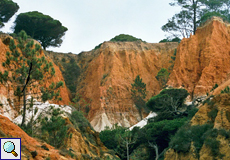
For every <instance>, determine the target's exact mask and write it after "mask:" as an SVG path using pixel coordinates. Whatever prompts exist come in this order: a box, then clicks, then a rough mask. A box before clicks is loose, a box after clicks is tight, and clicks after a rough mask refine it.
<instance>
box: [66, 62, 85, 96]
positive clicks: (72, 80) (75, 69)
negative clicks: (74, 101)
mask: <svg viewBox="0 0 230 160" xmlns="http://www.w3.org/2000/svg"><path fill="white" fill-rule="evenodd" d="M63 67H64V68H65V70H64V71H63V72H62V73H63V77H64V79H65V84H66V86H67V87H68V88H69V90H70V92H71V94H72V95H74V94H75V93H76V87H77V83H76V80H77V78H78V77H79V75H80V73H81V71H80V67H79V66H78V65H77V63H76V62H75V60H74V59H73V58H71V59H70V63H67V62H66V61H65V62H64V63H63Z"/></svg>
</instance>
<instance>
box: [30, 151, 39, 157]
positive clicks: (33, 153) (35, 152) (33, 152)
mask: <svg viewBox="0 0 230 160" xmlns="http://www.w3.org/2000/svg"><path fill="white" fill-rule="evenodd" d="M30 153H31V155H32V157H33V158H35V157H36V156H37V155H38V153H37V151H32V152H30Z"/></svg>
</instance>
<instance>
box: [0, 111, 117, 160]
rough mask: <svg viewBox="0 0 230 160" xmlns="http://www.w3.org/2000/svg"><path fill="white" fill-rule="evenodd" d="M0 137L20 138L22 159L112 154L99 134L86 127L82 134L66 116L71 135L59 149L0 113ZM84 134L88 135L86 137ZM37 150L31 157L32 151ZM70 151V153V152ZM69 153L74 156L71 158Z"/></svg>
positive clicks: (59, 158)
mask: <svg viewBox="0 0 230 160" xmlns="http://www.w3.org/2000/svg"><path fill="white" fill-rule="evenodd" d="M0 123H1V126H0V137H1V138H7V137H13V138H21V144H22V152H21V155H22V160H27V159H37V160H40V159H46V158H50V159H51V160H54V159H58V160H67V159H77V160H80V159H100V158H103V159H105V158H106V157H107V156H109V157H111V158H112V159H113V158H114V156H112V155H110V154H108V149H107V148H105V147H104V145H103V144H102V143H101V141H100V138H99V135H98V134H97V133H95V131H93V130H91V128H90V127H87V128H86V129H85V130H86V131H85V133H84V134H83V133H82V132H81V131H80V130H78V129H76V128H75V127H74V126H73V124H72V123H71V122H70V120H69V119H68V118H66V125H68V126H70V128H69V129H68V135H72V136H71V137H68V138H67V139H66V140H65V144H66V148H61V149H60V150H58V149H56V148H54V147H52V146H50V145H49V144H47V143H45V142H42V141H41V140H38V139H35V138H32V137H30V136H28V135H27V134H26V133H25V132H24V131H23V130H22V129H21V128H20V127H18V126H17V125H15V124H14V123H12V122H11V121H10V120H9V119H8V118H6V117H4V116H1V115H0ZM86 135H90V136H89V137H90V138H89V137H87V136H86ZM35 151H36V152H37V155H36V156H35V157H33V156H32V155H33V154H32V153H33V152H35ZM70 153H71V154H70ZM71 155H72V156H73V155H74V156H75V158H71Z"/></svg>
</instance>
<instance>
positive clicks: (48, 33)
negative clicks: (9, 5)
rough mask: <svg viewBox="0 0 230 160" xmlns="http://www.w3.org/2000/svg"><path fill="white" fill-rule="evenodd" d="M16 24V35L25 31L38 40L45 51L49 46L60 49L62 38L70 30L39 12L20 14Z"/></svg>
mask: <svg viewBox="0 0 230 160" xmlns="http://www.w3.org/2000/svg"><path fill="white" fill-rule="evenodd" d="M14 23H15V26H14V33H19V32H20V31H21V30H25V31H26V32H27V34H28V35H30V36H31V37H32V38H34V39H36V40H38V41H39V42H40V43H41V45H42V47H43V48H44V49H46V48H47V47H49V46H53V47H59V46H60V45H61V43H62V39H61V38H62V37H63V36H64V35H65V32H66V31H67V30H68V29H67V28H66V27H64V26H62V24H61V22H59V21H58V20H54V19H53V18H51V17H50V16H48V15H44V14H42V13H40V12H37V11H33V12H26V13H20V14H19V15H18V17H17V18H16V20H15V22H14Z"/></svg>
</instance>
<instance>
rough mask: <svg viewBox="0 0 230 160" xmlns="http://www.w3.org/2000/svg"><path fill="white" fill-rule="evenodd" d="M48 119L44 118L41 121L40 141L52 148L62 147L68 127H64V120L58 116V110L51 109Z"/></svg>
mask: <svg viewBox="0 0 230 160" xmlns="http://www.w3.org/2000/svg"><path fill="white" fill-rule="evenodd" d="M51 114H52V116H51V118H50V119H48V117H45V118H43V119H42V121H41V131H42V136H41V137H42V139H43V140H45V141H46V142H47V143H49V144H51V145H52V146H54V147H57V148H59V147H61V146H63V145H64V139H65V138H66V137H67V136H68V135H67V130H68V127H67V126H66V125H65V120H64V119H63V118H62V117H61V116H60V114H61V112H60V108H58V109H55V108H54V109H52V113H51Z"/></svg>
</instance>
